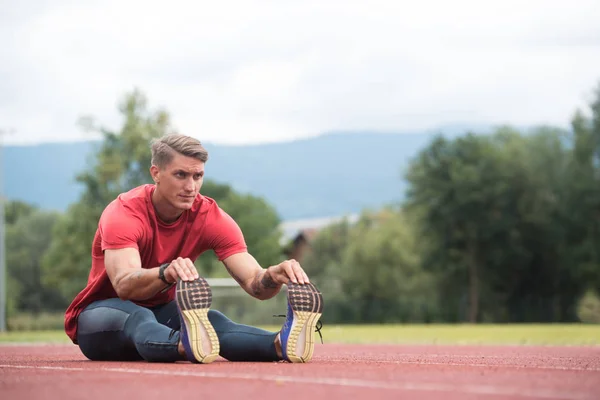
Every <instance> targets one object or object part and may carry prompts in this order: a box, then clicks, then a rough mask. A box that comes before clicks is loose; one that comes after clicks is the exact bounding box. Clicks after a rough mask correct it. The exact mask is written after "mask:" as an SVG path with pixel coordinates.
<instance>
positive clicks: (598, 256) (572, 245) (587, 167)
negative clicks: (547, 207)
mask: <svg viewBox="0 0 600 400" xmlns="http://www.w3.org/2000/svg"><path fill="white" fill-rule="evenodd" d="M571 126H572V138H571V140H572V151H571V159H570V163H569V165H568V170H567V174H568V177H567V179H566V182H567V185H566V190H565V193H566V200H565V204H564V210H563V215H564V223H565V224H566V226H568V228H569V229H568V238H567V241H568V248H569V254H568V258H569V260H570V263H571V264H574V265H576V266H578V267H579V269H581V270H582V280H584V281H586V282H587V284H588V285H589V286H590V289H594V290H596V291H598V292H600V250H599V249H600V84H599V85H598V86H597V88H596V90H595V92H594V97H593V99H592V101H591V102H590V104H589V112H588V113H586V112H584V111H582V110H577V112H576V113H575V115H574V117H573V120H572V124H571Z"/></svg>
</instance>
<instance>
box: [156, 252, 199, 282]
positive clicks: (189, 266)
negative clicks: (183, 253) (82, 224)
mask: <svg viewBox="0 0 600 400" xmlns="http://www.w3.org/2000/svg"><path fill="white" fill-rule="evenodd" d="M199 277H200V275H198V271H197V270H196V266H195V265H194V263H193V262H192V260H190V259H189V258H181V257H178V258H177V259H175V260H173V261H171V264H169V266H168V267H167V268H166V269H165V279H166V280H167V282H169V283H175V282H177V279H181V280H182V281H194V280H196V279H198V278H199Z"/></svg>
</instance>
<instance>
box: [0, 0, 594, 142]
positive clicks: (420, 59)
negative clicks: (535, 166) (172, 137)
mask: <svg viewBox="0 0 600 400" xmlns="http://www.w3.org/2000/svg"><path fill="white" fill-rule="evenodd" d="M16 3H17V2H16V1H10V0H0V7H1V9H0V39H1V43H0V129H3V130H7V129H9V130H14V131H15V133H14V134H12V135H9V136H6V137H5V141H6V142H9V143H16V142H19V143H35V142H47V141H66V140H72V139H80V138H82V137H88V136H85V134H84V133H83V132H82V131H81V129H80V128H79V127H78V126H77V124H76V122H77V119H78V118H79V117H80V116H82V115H93V116H94V117H95V118H96V119H97V120H98V121H99V122H101V123H102V124H104V125H107V126H109V127H113V128H116V127H118V126H119V121H120V118H119V114H118V111H117V104H118V101H119V100H120V99H121V98H122V96H123V95H124V94H125V93H127V92H128V91H130V90H131V89H133V88H134V87H138V88H140V89H141V90H142V91H143V92H144V93H145V94H146V95H147V97H148V98H149V101H150V105H151V107H157V106H161V107H164V108H166V109H167V110H168V111H169V112H170V113H171V115H172V120H173V125H174V126H175V128H177V130H178V131H180V132H182V133H186V134H189V135H192V136H195V137H198V138H199V139H201V140H203V141H210V142H218V143H259V142H267V141H282V140H289V139H293V138H299V137H306V136H314V135H317V134H320V133H323V132H327V131H339V130H381V131H411V130H417V129H418V130H421V129H432V128H436V127H438V126H441V125H444V124H450V123H491V124H496V123H511V124H515V125H532V124H555V125H561V126H567V124H568V123H569V119H570V118H571V116H572V114H573V112H574V111H575V109H576V108H578V107H584V106H585V105H586V103H587V102H588V101H589V99H590V96H591V93H592V90H593V89H594V88H595V87H596V86H597V85H598V83H600V6H599V1H598V0H594V1H592V0H589V1H588V0H570V1H558V0H555V1H552V0H544V1H542V0H528V1H526V0H519V1H513V0H500V1H495V0H488V1H482V0H479V1H470V0H453V1H433V0H431V1H428V0H425V1H424V0H419V1H377V0H368V1H325V0H323V1H284V0H280V1H275V0H273V1H250V0H246V1H214V0H212V1H206V2H201V1H177V0H169V1H162V2H158V1H148V0H144V1H131V0H127V1H125V0H119V1H112V0H103V1H66V0H54V1H50V0H48V1H43V0H36V1H27V0H22V1H21V2H20V4H19V5H15V4H16Z"/></svg>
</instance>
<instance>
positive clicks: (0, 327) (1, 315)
mask: <svg viewBox="0 0 600 400" xmlns="http://www.w3.org/2000/svg"><path fill="white" fill-rule="evenodd" d="M4 133H5V132H4V131H2V130H0V332H6V298H7V297H8V295H7V294H6V246H5V243H6V241H5V236H4V203H5V200H4V159H3V157H2V150H3V148H2V145H3V143H4V139H3V135H4Z"/></svg>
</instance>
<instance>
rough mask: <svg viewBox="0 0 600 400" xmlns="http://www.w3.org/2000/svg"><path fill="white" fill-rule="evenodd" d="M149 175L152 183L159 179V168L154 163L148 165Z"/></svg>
mask: <svg viewBox="0 0 600 400" xmlns="http://www.w3.org/2000/svg"><path fill="white" fill-rule="evenodd" d="M150 176H151V177H152V180H153V181H154V183H158V182H159V181H160V169H159V168H158V167H157V166H156V165H153V166H151V167H150Z"/></svg>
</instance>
